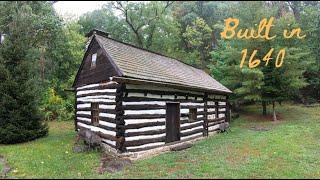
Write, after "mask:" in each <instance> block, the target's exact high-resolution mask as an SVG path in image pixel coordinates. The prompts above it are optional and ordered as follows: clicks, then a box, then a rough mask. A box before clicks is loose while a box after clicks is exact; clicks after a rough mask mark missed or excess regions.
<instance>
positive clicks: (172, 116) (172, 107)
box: [166, 102, 180, 143]
mask: <svg viewBox="0 0 320 180" xmlns="http://www.w3.org/2000/svg"><path fill="white" fill-rule="evenodd" d="M179 140H180V104H179V103H176V102H173V103H167V106H166V143H169V142H174V141H179Z"/></svg>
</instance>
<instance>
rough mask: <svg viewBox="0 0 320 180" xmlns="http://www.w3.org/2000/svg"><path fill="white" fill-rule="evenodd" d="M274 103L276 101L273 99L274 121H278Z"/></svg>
mask: <svg viewBox="0 0 320 180" xmlns="http://www.w3.org/2000/svg"><path fill="white" fill-rule="evenodd" d="M274 105H275V103H274V101H272V111H273V121H277V115H276V111H275V108H274Z"/></svg>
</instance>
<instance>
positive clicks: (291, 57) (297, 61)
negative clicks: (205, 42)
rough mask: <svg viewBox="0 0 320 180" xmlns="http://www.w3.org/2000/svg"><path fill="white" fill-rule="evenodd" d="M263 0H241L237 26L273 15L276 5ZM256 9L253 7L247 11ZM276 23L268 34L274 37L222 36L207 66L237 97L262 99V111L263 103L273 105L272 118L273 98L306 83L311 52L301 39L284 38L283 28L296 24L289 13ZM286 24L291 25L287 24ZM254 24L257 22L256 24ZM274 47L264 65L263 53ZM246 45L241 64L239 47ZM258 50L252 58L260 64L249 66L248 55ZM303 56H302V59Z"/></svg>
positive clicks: (291, 94) (279, 98)
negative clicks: (279, 58) (280, 58)
mask: <svg viewBox="0 0 320 180" xmlns="http://www.w3.org/2000/svg"><path fill="white" fill-rule="evenodd" d="M263 3H264V2H254V3H251V2H250V3H248V2H241V3H240V4H239V7H238V9H239V10H238V11H233V12H232V13H234V14H235V17H237V18H239V20H240V24H239V27H238V28H237V29H241V28H252V27H253V26H254V25H257V24H259V22H260V20H261V19H263V18H268V19H269V18H270V17H272V16H273V17H276V16H277V15H276V14H277V7H272V8H270V7H267V6H266V5H264V4H263ZM250 9H255V11H250ZM274 24H275V26H274V27H273V28H272V30H271V32H270V34H271V35H277V38H276V39H273V40H270V41H267V40H263V39H253V40H252V39H251V40H239V39H232V40H222V41H221V42H220V43H219V44H220V48H219V49H218V50H217V51H214V52H212V57H213V58H212V59H213V61H212V64H211V65H210V69H211V71H212V74H213V75H214V77H217V79H218V80H220V81H222V83H225V85H227V87H229V88H230V89H232V90H233V91H234V92H235V94H234V95H233V99H234V100H236V101H253V102H261V104H262V106H263V114H264V115H265V114H266V105H267V104H270V103H271V104H272V105H273V115H274V120H276V113H275V108H274V107H275V102H279V103H281V102H282V101H284V100H288V99H290V98H292V97H294V95H296V94H297V93H298V90H299V89H300V88H302V87H304V86H306V85H307V83H306V82H305V80H304V78H303V73H304V71H305V70H306V69H307V64H308V62H311V61H312V60H311V59H310V52H309V51H308V50H307V49H308V48H307V46H306V44H305V43H304V41H303V40H298V39H295V38H292V39H283V37H282V32H283V30H284V29H291V28H294V27H299V24H297V23H296V22H295V20H294V19H293V18H292V15H291V16H290V14H289V13H288V14H286V16H280V17H277V18H276V19H275V22H274ZM288 24H289V25H290V26H289V27H288ZM255 27H257V26H255ZM272 48H273V49H274V51H273V53H272V55H271V56H270V57H271V58H272V59H271V60H270V61H269V62H268V65H265V63H266V61H263V59H264V57H265V56H266V54H268V52H269V51H270V49H272ZM243 49H247V52H248V54H247V58H246V62H245V63H244V65H243V67H242V68H240V60H241V58H242V56H241V53H240V52H241V51H242V50H243ZM281 49H284V50H285V51H286V55H285V59H284V62H283V64H282V66H281V67H279V68H277V67H276V66H275V63H276V59H277V55H278V52H279V51H280V50H281ZM254 50H257V53H256V56H255V58H254V59H259V60H261V61H260V65H259V66H257V67H255V68H252V69H250V68H248V59H249V57H250V56H251V53H252V52H253V51H254ZM302 59H303V60H302Z"/></svg>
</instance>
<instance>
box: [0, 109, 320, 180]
mask: <svg viewBox="0 0 320 180" xmlns="http://www.w3.org/2000/svg"><path fill="white" fill-rule="evenodd" d="M277 108H278V109H277V111H278V112H279V113H280V115H279V119H280V120H279V121H278V122H271V121H270V120H269V119H267V118H264V117H261V116H260V111H261V108H260V107H257V106H249V107H247V108H246V110H245V112H244V113H243V114H241V116H240V118H239V119H236V120H235V121H234V122H232V124H231V128H232V132H231V133H229V134H218V135H215V136H212V137H209V138H208V139H207V140H204V141H200V142H198V143H196V145H195V146H193V147H192V148H189V149H187V150H184V151H180V152H169V153H165V154H162V155H159V156H156V157H153V158H150V159H146V160H140V161H136V162H134V164H133V165H131V166H129V167H126V168H125V170H124V171H122V172H119V173H115V174H108V173H105V174H103V175H98V174H97V172H96V169H97V167H98V166H99V163H100V160H99V158H100V154H99V153H98V152H90V153H73V152H72V146H73V142H74V136H75V132H74V131H73V124H72V122H51V123H50V133H49V136H48V137H45V138H41V139H38V140H36V141H33V142H29V143H24V144H18V145H9V146H3V145H0V155H4V156H5V157H6V158H7V160H8V163H9V165H10V166H11V167H12V168H13V170H12V171H11V173H10V177H14V178H160V177H162V178H206V177H207V178H277V177H279V178H320V107H319V106H318V107H313V108H306V107H301V106H297V105H288V104H287V105H283V106H277ZM270 110H271V109H270ZM270 118H271V117H270ZM0 169H1V167H0Z"/></svg>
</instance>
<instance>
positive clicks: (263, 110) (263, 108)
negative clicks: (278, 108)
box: [262, 101, 267, 116]
mask: <svg viewBox="0 0 320 180" xmlns="http://www.w3.org/2000/svg"><path fill="white" fill-rule="evenodd" d="M262 115H264V116H266V115H267V103H266V101H262Z"/></svg>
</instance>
